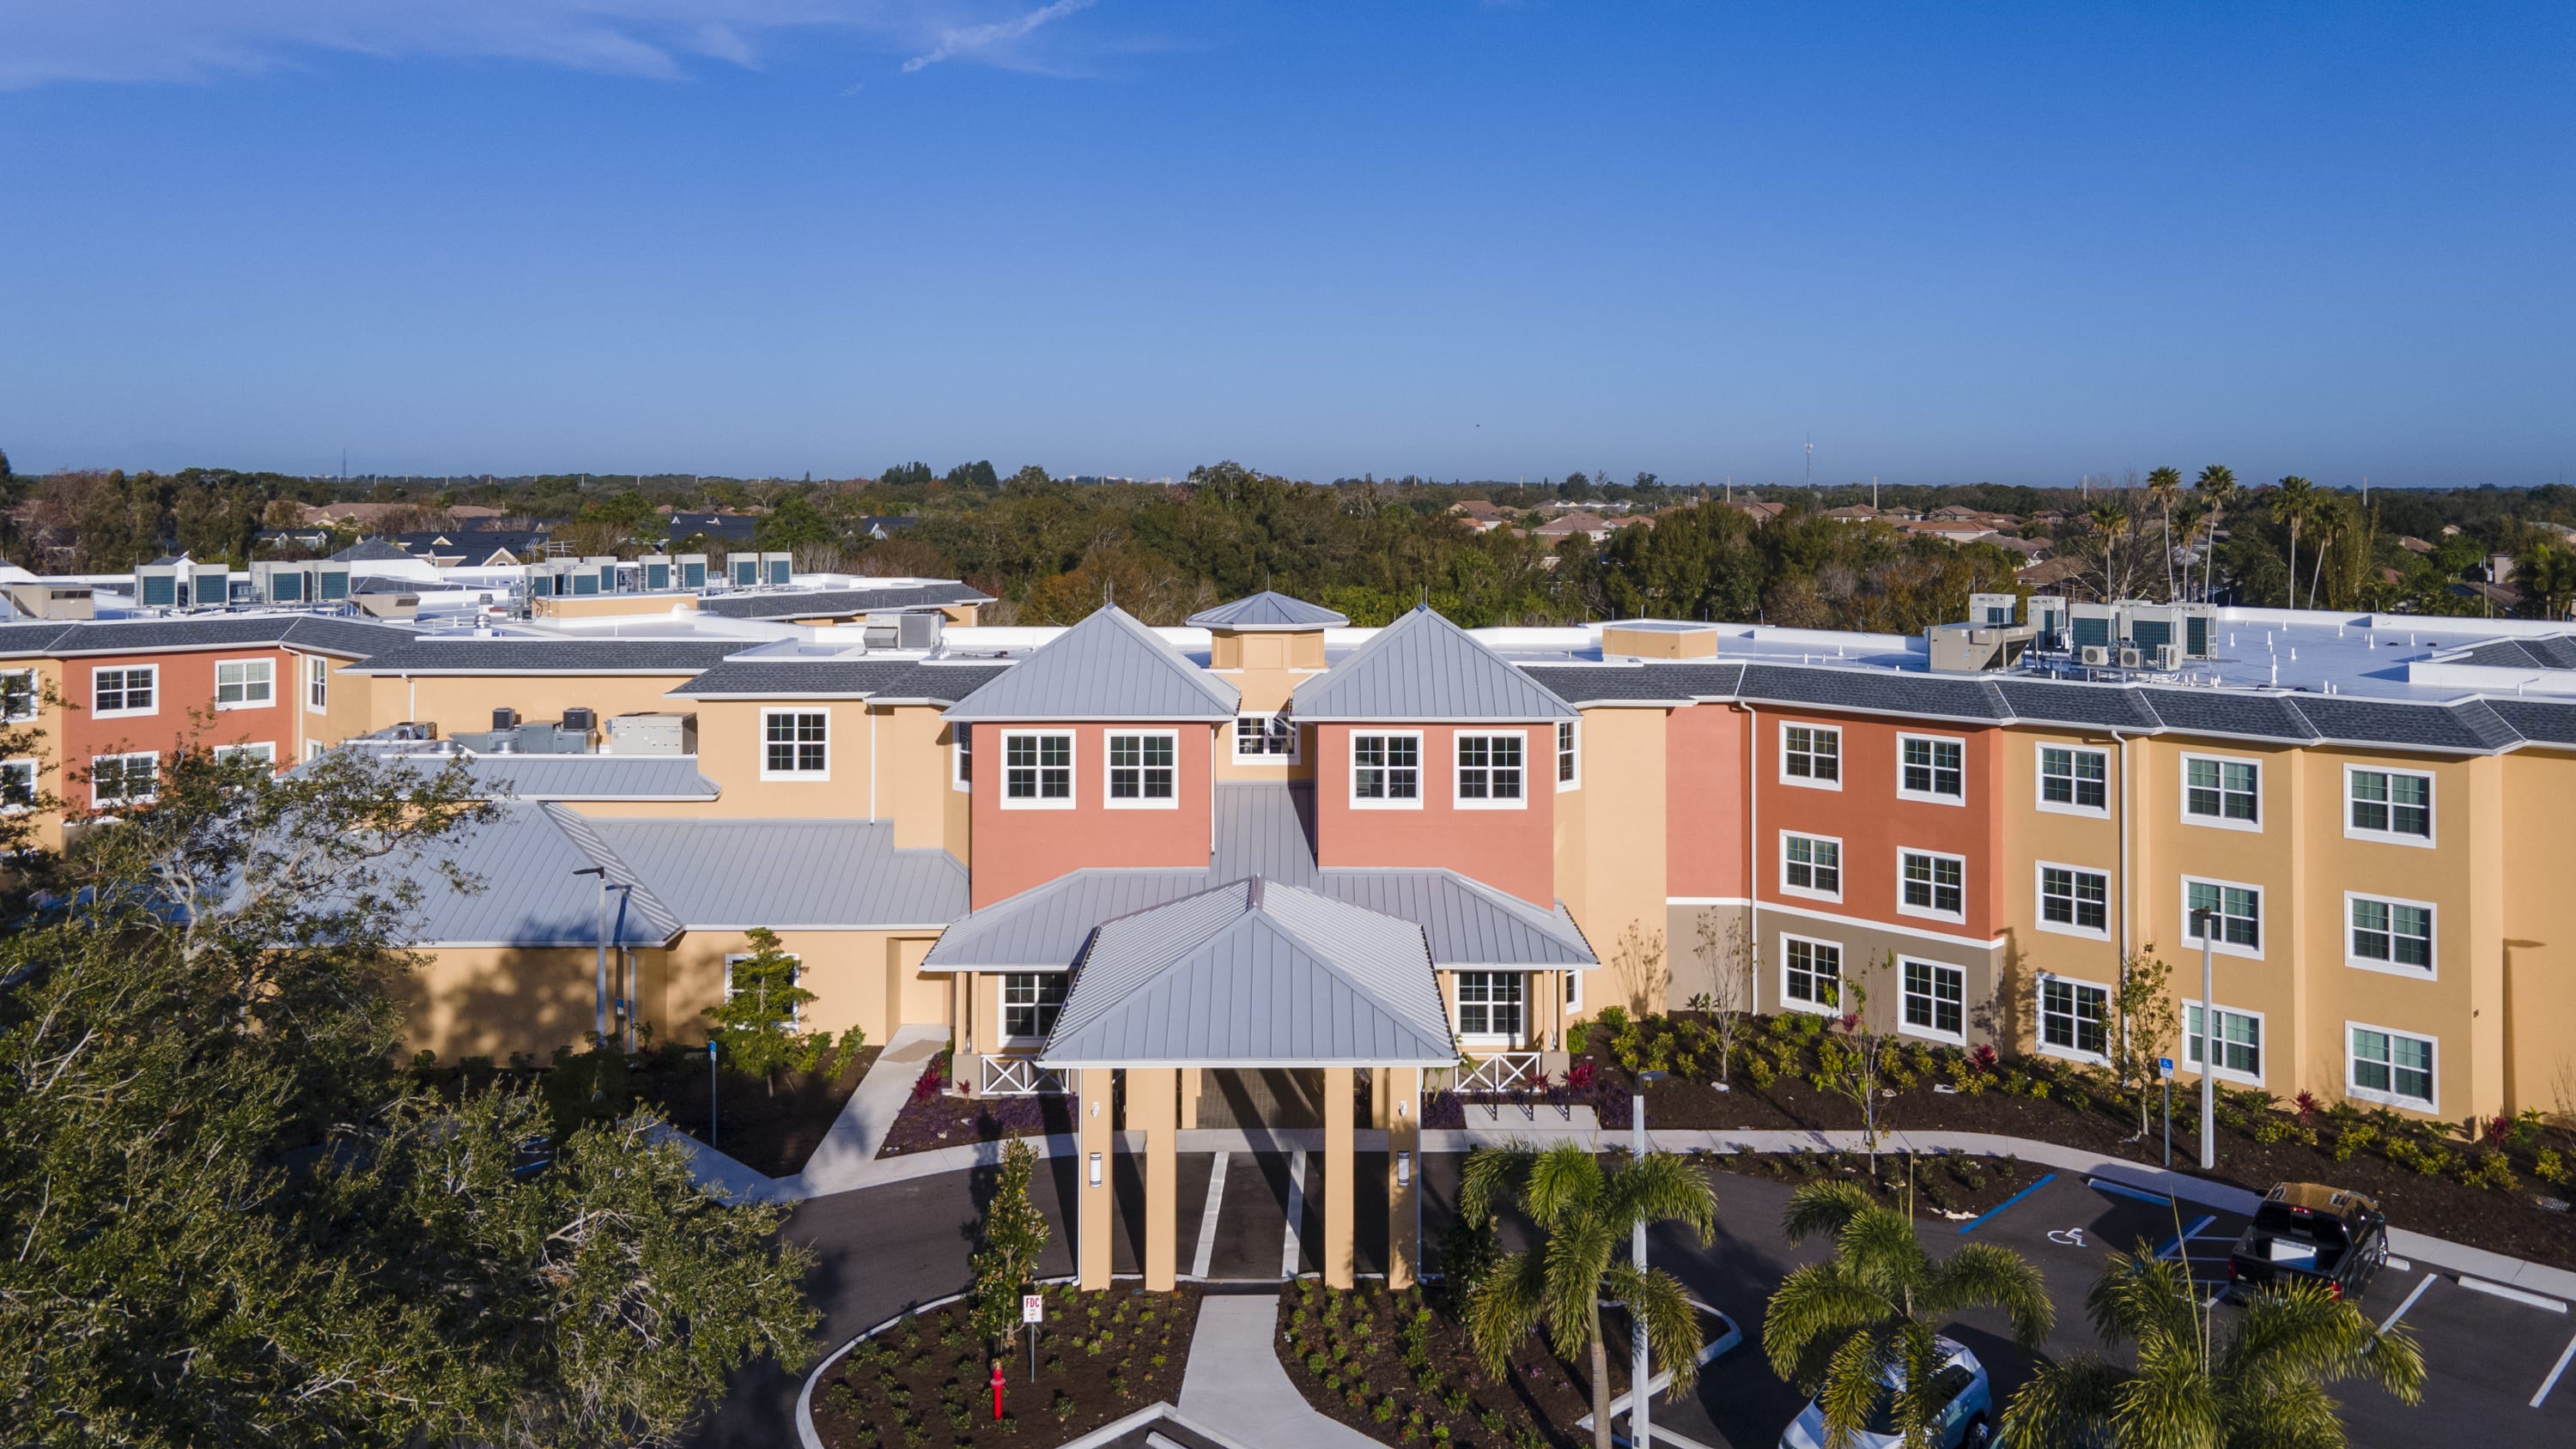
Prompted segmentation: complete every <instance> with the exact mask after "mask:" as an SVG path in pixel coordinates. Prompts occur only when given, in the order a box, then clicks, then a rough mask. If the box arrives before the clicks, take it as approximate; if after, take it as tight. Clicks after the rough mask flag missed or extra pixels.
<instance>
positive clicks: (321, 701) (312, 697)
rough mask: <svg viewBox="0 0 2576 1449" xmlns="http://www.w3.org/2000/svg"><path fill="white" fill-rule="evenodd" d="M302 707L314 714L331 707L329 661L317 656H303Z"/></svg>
mask: <svg viewBox="0 0 2576 1449" xmlns="http://www.w3.org/2000/svg"><path fill="white" fill-rule="evenodd" d="M304 707H305V708H306V709H309V710H312V711H314V712H316V713H320V712H321V711H323V710H326V709H329V708H330V707H331V661H330V660H328V659H325V658H323V657H322V656H321V655H319V654H307V655H305V656H304Z"/></svg>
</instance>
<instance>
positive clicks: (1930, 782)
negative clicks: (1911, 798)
mask: <svg viewBox="0 0 2576 1449" xmlns="http://www.w3.org/2000/svg"><path fill="white" fill-rule="evenodd" d="M1902 748H1903V750H1904V754H1905V759H1904V770H1903V782H1902V783H1903V788H1904V790H1905V793H1906V794H1908V795H1937V796H1940V797H1941V798H1943V799H1947V800H1956V799H1959V798H1960V797H1961V794H1962V791H1963V789H1964V786H1963V785H1962V784H1961V770H1960V746H1959V742H1958V741H1957V740H1921V739H1915V738H1913V737H1911V736H1908V737H1907V738H1906V739H1905V741H1904V743H1903V746H1902Z"/></svg>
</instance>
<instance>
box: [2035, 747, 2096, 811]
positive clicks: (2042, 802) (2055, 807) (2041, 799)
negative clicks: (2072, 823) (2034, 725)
mask: <svg viewBox="0 0 2576 1449" xmlns="http://www.w3.org/2000/svg"><path fill="white" fill-rule="evenodd" d="M2050 750H2066V751H2069V752H2071V753H2074V754H2079V755H2093V756H2096V757H2098V758H2099V759H2100V760H2101V761H2102V803H2101V804H2099V805H2077V804H2075V803H2073V802H2071V801H2070V802H2068V803H2065V804H2059V803H2058V802H2057V801H2054V800H2051V799H2049V798H2048V751H2050ZM2030 799H2031V803H2032V804H2033V805H2035V806H2037V807H2038V808H2039V809H2040V810H2041V811H2043V812H2045V813H2047V814H2050V815H2073V816H2077V817H2079V818H2082V819H2085V820H2108V819H2110V818H2111V752H2110V751H2109V750H2097V749H2095V748H2093V747H2092V746H2091V745H2060V744H2050V743H2048V742H2046V741H2044V740H2043V741H2041V742H2040V744H2039V745H2038V747H2037V748H2035V749H2033V750H2032V751H2031V752H2030Z"/></svg>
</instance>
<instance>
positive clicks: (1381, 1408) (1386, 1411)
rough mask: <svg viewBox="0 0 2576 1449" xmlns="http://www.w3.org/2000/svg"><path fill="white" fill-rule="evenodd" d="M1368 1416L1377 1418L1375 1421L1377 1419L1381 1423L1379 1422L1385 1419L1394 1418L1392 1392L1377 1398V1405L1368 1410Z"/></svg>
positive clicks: (1393, 1396) (1383, 1421) (1393, 1397)
mask: <svg viewBox="0 0 2576 1449" xmlns="http://www.w3.org/2000/svg"><path fill="white" fill-rule="evenodd" d="M1369 1417H1370V1418H1372V1419H1375V1420H1377V1421H1378V1422H1379V1423H1381V1424H1383V1423H1385V1422H1386V1421H1387V1420H1389V1419H1392V1418H1394V1417H1395V1395H1393V1394H1389V1395H1387V1396H1386V1397H1385V1398H1383V1399H1380V1400H1378V1401H1377V1407H1376V1408H1374V1409H1371V1410H1369Z"/></svg>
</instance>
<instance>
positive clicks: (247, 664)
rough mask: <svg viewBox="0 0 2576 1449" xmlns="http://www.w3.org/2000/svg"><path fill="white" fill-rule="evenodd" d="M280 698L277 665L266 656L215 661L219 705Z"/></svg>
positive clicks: (217, 702)
mask: <svg viewBox="0 0 2576 1449" xmlns="http://www.w3.org/2000/svg"><path fill="white" fill-rule="evenodd" d="M276 698H277V665H276V663H275V662H274V661H272V660H267V659H226V660H223V661H221V662H219V663H217V664H216V665H215V704H216V705H217V707H219V708H220V707H224V706H232V707H241V706H246V705H256V704H268V703H271V702H272V701H274V700H275V699H276Z"/></svg>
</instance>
